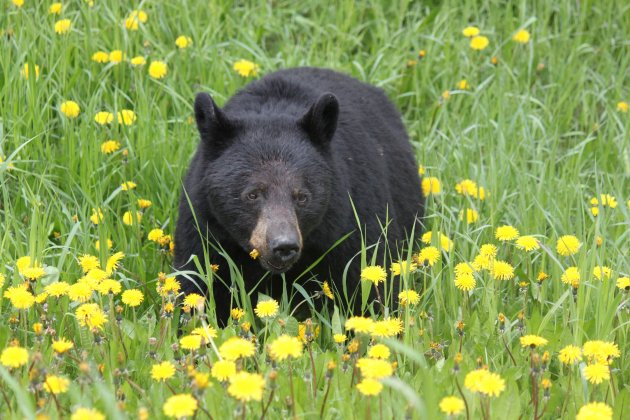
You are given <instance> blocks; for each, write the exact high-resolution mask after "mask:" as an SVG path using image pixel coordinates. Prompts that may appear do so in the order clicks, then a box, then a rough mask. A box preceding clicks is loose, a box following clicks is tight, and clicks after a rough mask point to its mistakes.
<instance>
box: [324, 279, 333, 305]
mask: <svg viewBox="0 0 630 420" xmlns="http://www.w3.org/2000/svg"><path fill="white" fill-rule="evenodd" d="M322 292H323V293H324V296H326V297H327V298H328V299H330V300H335V295H333V292H332V290H330V286H329V285H328V282H327V281H325V282H324V283H323V284H322Z"/></svg>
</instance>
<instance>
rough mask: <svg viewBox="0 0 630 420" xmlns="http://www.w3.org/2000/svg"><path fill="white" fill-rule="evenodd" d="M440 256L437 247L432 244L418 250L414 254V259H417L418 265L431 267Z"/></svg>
mask: <svg viewBox="0 0 630 420" xmlns="http://www.w3.org/2000/svg"><path fill="white" fill-rule="evenodd" d="M440 257H441V253H440V250H439V249H437V248H436V247H434V246H427V247H425V248H422V249H421V250H420V252H419V253H418V255H417V256H416V261H418V264H420V265H423V266H427V265H428V266H429V267H433V266H434V265H435V263H437V262H438V261H439V260H440Z"/></svg>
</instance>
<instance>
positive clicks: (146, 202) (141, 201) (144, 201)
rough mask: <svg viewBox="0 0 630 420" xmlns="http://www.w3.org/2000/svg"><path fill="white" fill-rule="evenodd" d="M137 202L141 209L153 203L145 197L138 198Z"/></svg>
mask: <svg viewBox="0 0 630 420" xmlns="http://www.w3.org/2000/svg"><path fill="white" fill-rule="evenodd" d="M137 203H138V207H140V208H141V209H142V210H146V209H148V208H149V207H151V206H152V205H153V203H152V202H151V200H147V199H145V198H139V199H138V201H137Z"/></svg>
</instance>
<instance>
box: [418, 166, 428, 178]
mask: <svg viewBox="0 0 630 420" xmlns="http://www.w3.org/2000/svg"><path fill="white" fill-rule="evenodd" d="M426 171H427V168H425V167H424V166H423V165H419V166H418V175H420V176H422V175H424V174H425V173H426Z"/></svg>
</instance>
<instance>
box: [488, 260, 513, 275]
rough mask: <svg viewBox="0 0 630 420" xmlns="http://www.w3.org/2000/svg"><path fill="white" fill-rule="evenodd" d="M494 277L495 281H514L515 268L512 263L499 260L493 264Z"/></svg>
mask: <svg viewBox="0 0 630 420" xmlns="http://www.w3.org/2000/svg"><path fill="white" fill-rule="evenodd" d="M492 277H493V278H494V279H495V280H512V279H513V278H514V267H512V265H511V264H510V263H507V262H505V261H499V260H497V261H495V262H494V263H493V264H492Z"/></svg>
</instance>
